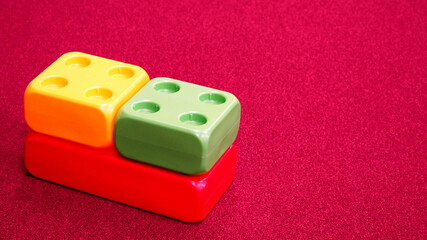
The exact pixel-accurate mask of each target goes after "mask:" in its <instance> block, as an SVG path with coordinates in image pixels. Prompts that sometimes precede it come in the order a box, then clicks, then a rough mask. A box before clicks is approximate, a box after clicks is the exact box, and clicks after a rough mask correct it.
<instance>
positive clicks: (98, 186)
mask: <svg viewBox="0 0 427 240" xmlns="http://www.w3.org/2000/svg"><path fill="white" fill-rule="evenodd" d="M24 109H25V119H26V121H27V123H28V125H29V126H30V128H31V129H32V130H31V131H30V132H29V134H28V136H27V139H26V147H25V166H26V168H27V170H28V171H29V172H30V173H31V174H32V175H34V176H36V177H39V178H42V179H45V180H48V181H51V182H55V183H58V184H61V185H65V186H68V187H71V188H74V189H77V190H80V191H84V192H87V193H91V194H94V195H97V196H101V197H104V198H107V199H111V200H114V201H117V202H121V203H124V204H127V205H130V206H134V207H137V208H141V209H144V210H148V211H151V212H154V213H158V214H161V215H165V216H168V217H171V218H175V219H178V220H182V221H186V222H197V221H201V220H203V219H204V218H205V217H206V216H207V214H208V213H209V212H210V210H211V209H212V208H213V206H214V205H215V204H216V203H217V202H218V200H219V199H220V197H221V196H222V195H223V193H224V192H225V191H226V190H227V188H228V187H229V186H230V184H231V182H232V179H233V176H234V171H235V167H236V158H237V153H236V149H235V147H234V146H233V145H232V143H233V141H234V140H235V138H236V136H237V132H238V129H239V122H240V103H239V101H238V100H237V99H236V97H235V96H233V95H232V94H230V93H227V92H223V91H219V90H215V89H211V88H207V87H202V86H199V85H195V84H190V83H186V82H182V81H178V80H174V79H169V78H156V79H153V80H151V81H150V80H149V77H148V75H147V73H146V72H145V71H144V70H143V69H142V68H140V67H138V66H135V65H130V64H125V63H121V62H117V61H113V60H109V59H105V58H100V57H96V56H93V55H88V54H84V53H78V52H72V53H67V54H64V55H63V56H61V57H60V58H59V59H58V60H56V61H55V62H54V63H53V64H52V65H50V66H49V67H48V68H47V69H46V70H45V71H43V72H42V73H41V74H40V75H39V76H37V77H36V78H35V79H34V80H33V81H32V82H31V83H30V84H29V85H28V87H27V89H26V92H25V97H24Z"/></svg>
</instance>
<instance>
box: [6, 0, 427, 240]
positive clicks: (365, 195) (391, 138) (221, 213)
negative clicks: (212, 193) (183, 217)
mask: <svg viewBox="0 0 427 240" xmlns="http://www.w3.org/2000/svg"><path fill="white" fill-rule="evenodd" d="M0 10H1V13H2V14H0V59H1V60H0V63H1V64H0V72H1V77H0V103H1V106H2V110H1V119H0V120H1V124H0V133H1V141H0V147H1V152H0V154H1V155H0V158H1V161H0V176H1V181H0V219H1V221H0V236H3V237H4V238H6V239H11V238H38V239H44V238H49V237H50V238H83V239H87V238H187V239H194V238H203V239H205V238H210V239H221V238H222V239H229V238H259V239H262V238H270V239H274V238H292V239H298V238H299V239H307V238H335V239H343V238H364V237H370V238H382V239H388V238H403V239H408V238H419V239H421V238H425V236H426V235H427V231H426V222H427V217H426V209H427V204H426V202H427V201H426V196H427V191H426V182H425V178H426V172H427V167H426V155H427V154H426V142H427V141H426V140H427V139H426V133H427V128H426V121H427V120H426V116H427V113H426V109H427V106H426V102H427V101H426V93H427V83H426V82H427V67H426V66H427V44H426V43H427V14H426V12H427V5H426V3H425V1H400V2H399V1H340V2H335V3H325V2H318V1H286V2H285V1H280V2H276V3H271V2H270V1H251V2H249V3H244V4H243V3H237V2H235V1H227V3H225V4H219V3H217V2H211V1H210V2H208V3H201V2H199V1H191V2H187V1H185V2H179V3H175V1H171V2H162V1H149V2H141V1H109V2H105V3H102V2H101V1H72V2H70V3H63V2H62V1H51V2H47V1H2V2H1V3H0ZM70 51H81V52H86V53H90V54H94V55H98V56H102V57H106V58H111V59H114V60H118V61H123V62H128V63H132V64H135V65H139V66H141V67H143V68H144V69H145V70H146V71H147V72H148V74H149V75H150V77H151V78H154V77H160V76H165V77H171V78H175V79H179V80H184V81H187V82H191V83H196V84H200V85H205V86H208V87H213V88H217V89H221V90H225V91H228V92H232V93H233V94H235V95H236V96H237V97H238V99H239V100H240V102H241V104H242V119H241V127H240V132H239V135H238V137H237V140H236V142H235V146H236V147H237V150H238V162H237V169H236V175H235V178H234V181H233V184H232V185H231V187H230V188H229V189H228V190H227V191H226V192H225V194H224V196H223V197H222V198H221V199H220V201H219V202H218V204H217V205H216V206H215V207H214V209H213V210H212V212H211V213H210V214H209V215H208V216H207V218H206V219H205V220H204V221H203V222H200V223H197V224H186V223H182V222H179V221H176V220H172V219H169V218H166V217H162V216H159V215H156V214H152V213H149V212H146V211H143V210H139V209H136V208H132V207H128V206H125V205H122V204H119V203H116V202H112V201H109V200H105V199H102V198H99V197H95V196H93V195H89V194H85V193H82V192H79V191H75V190H72V189H70V188H65V187H62V186H59V185H56V184H52V183H48V182H45V181H42V180H39V179H36V178H34V177H32V176H30V175H29V174H28V173H27V171H26V170H25V168H24V165H23V162H24V161H23V154H24V139H25V135H26V133H27V132H28V130H29V129H28V127H27V125H26V123H25V121H24V116H23V106H22V104H23V94H24V90H25V87H26V85H27V84H28V83H29V82H30V81H31V80H32V79H33V78H34V77H36V76H37V75H38V74H39V73H40V72H41V71H43V70H44V69H45V68H46V67H47V66H48V65H49V64H50V63H52V62H53V61H54V60H56V59H57V58H58V57H59V56H60V55H62V54H63V53H65V52H70ZM171 200H172V199H171Z"/></svg>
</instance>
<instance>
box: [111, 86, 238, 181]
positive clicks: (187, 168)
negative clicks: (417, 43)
mask: <svg viewBox="0 0 427 240" xmlns="http://www.w3.org/2000/svg"><path fill="white" fill-rule="evenodd" d="M240 110H241V107H240V103H239V101H238V100H237V98H236V97H235V96H234V95H233V94H231V93H228V92H224V91H219V90H215V89H212V88H207V87H203V86H199V85H196V84H191V83H187V82H183V81H178V80H174V79H170V78H155V79H152V80H151V81H150V82H148V83H147V85H146V86H145V87H143V88H142V89H141V90H140V91H139V92H138V93H137V94H136V95H135V96H134V97H133V98H131V99H130V100H129V101H128V102H127V103H126V104H125V105H124V106H123V107H122V108H121V110H120V111H119V113H118V115H117V117H116V125H115V144H116V147H117V149H118V151H119V152H120V153H121V154H122V155H123V156H125V157H127V158H131V159H134V160H138V161H141V162H145V163H149V164H153V165H156V166H160V167H164V168H168V169H172V170H175V171H178V172H182V173H186V174H197V173H203V172H207V171H209V170H210V169H211V168H212V166H213V165H214V164H215V163H216V161H217V160H218V159H219V158H220V157H221V155H222V154H223V153H224V152H225V150H227V148H228V147H229V146H230V145H231V144H232V143H233V142H234V140H235V139H236V136H237V132H238V130H239V123H240Z"/></svg>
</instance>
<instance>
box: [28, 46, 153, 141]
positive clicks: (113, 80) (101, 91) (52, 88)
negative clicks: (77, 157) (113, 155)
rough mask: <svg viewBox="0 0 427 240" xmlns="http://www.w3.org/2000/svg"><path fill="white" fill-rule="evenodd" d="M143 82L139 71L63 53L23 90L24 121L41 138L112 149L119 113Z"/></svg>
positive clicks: (113, 62) (125, 66)
mask: <svg viewBox="0 0 427 240" xmlns="http://www.w3.org/2000/svg"><path fill="white" fill-rule="evenodd" d="M148 81H149V77H148V75H147V73H146V72H145V71H144V70H143V69H142V68H140V67H138V66H135V65H130V64H126V63H121V62H117V61H113V60H110V59H105V58H101V57H96V56H93V55H89V54H84V53H79V52H70V53H66V54H64V55H62V56H61V57H60V58H59V59H57V60H56V61H55V62H54V63H53V64H52V65H50V66H49V67H48V68H47V69H46V70H44V71H43V72H42V73H41V74H40V75H39V76H37V77H36V78H35V79H34V80H33V81H32V82H31V83H30V84H29V85H28V87H27V89H26V91H25V95H24V112H25V119H26V121H27V123H28V125H29V126H30V128H31V129H33V130H35V131H38V132H41V133H45V134H48V135H52V136H56V137H60V138H64V139H68V140H71V141H75V142H80V143H83V144H87V145H91V146H94V147H107V146H111V145H112V144H113V133H114V119H115V116H116V114H117V112H118V110H119V109H120V107H121V106H122V105H123V104H124V103H125V102H126V101H127V100H129V99H130V98H131V97H132V96H133V95H134V94H135V93H136V92H138V90H140V89H141V88H142V87H143V86H144V85H145V84H146V83H147V82H148Z"/></svg>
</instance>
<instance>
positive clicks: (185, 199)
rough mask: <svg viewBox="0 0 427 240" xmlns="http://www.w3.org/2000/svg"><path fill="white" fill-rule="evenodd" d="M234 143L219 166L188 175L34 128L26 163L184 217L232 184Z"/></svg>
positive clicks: (74, 184) (69, 182)
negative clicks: (48, 134) (47, 133)
mask: <svg viewBox="0 0 427 240" xmlns="http://www.w3.org/2000/svg"><path fill="white" fill-rule="evenodd" d="M236 159H237V151H236V148H235V147H234V146H233V145H232V146H230V148H229V149H228V150H227V151H226V152H225V153H224V154H223V155H222V157H221V158H220V159H219V160H218V162H217V163H216V164H215V165H214V167H213V168H212V169H211V170H210V171H209V172H207V173H204V174H201V175H184V174H180V173H177V172H173V171H170V170H166V169H162V168H158V167H155V166H152V165H147V164H144V163H141V162H136V161H133V160H129V159H126V158H124V157H122V156H121V155H120V154H119V153H118V152H117V150H116V149H115V148H114V147H110V148H104V149H100V148H92V147H88V146H85V145H81V144H78V143H74V142H69V141H66V140H62V139H59V138H54V137H50V136H47V135H43V134H40V133H36V132H34V131H30V132H29V134H28V136H27V139H26V143H25V166H26V168H27V170H28V171H29V172H30V173H31V174H32V175H34V176H35V177H38V178H41V179H45V180H48V181H51V182H54V183H58V184H61V185H64V186H67V187H71V188H74V189H77V190H80V191H83V192H87V193H91V194H94V195H97V196H100V197H104V198H107V199H111V200H113V201H117V202H120V203H124V204H127V205H130V206H133V207H137V208H141V209H144V210H147V211H150V212H154V213H157V214H161V215H165V216H168V217H171V218H175V219H178V220H181V221H185V222H198V221H201V220H203V219H204V218H205V217H206V216H207V214H208V213H209V212H210V210H211V209H212V208H213V207H214V205H215V204H216V203H217V202H218V200H219V199H220V198H221V196H222V195H223V194H224V192H225V191H226V190H227V188H228V187H229V186H230V184H231V182H232V180H233V177H234V172H235V167H236Z"/></svg>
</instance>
